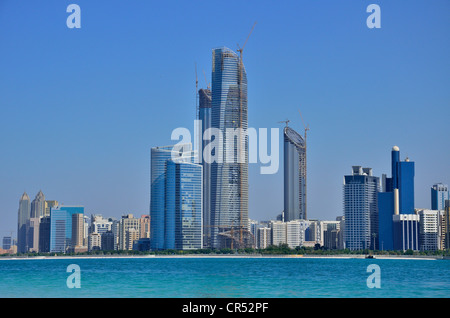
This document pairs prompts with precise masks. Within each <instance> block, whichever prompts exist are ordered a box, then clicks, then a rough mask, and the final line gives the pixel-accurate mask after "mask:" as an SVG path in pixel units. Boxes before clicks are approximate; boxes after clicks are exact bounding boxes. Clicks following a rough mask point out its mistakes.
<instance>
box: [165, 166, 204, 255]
mask: <svg viewBox="0 0 450 318" xmlns="http://www.w3.org/2000/svg"><path fill="white" fill-rule="evenodd" d="M165 191H166V199H165V200H166V202H165V205H166V210H165V219H166V223H165V224H166V229H165V248H168V249H179V250H191V249H199V248H202V247H203V232H202V230H203V226H202V212H203V211H202V202H203V198H202V192H203V166H202V165H199V164H195V163H192V162H186V161H185V160H168V161H167V165H166V190H165Z"/></svg>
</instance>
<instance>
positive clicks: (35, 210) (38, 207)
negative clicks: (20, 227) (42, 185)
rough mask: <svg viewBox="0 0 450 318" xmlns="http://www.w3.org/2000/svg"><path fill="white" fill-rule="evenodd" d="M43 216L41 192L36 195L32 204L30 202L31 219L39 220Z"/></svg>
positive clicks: (43, 204)
mask: <svg viewBox="0 0 450 318" xmlns="http://www.w3.org/2000/svg"><path fill="white" fill-rule="evenodd" d="M44 215H45V195H44V194H43V193H42V191H39V192H38V193H37V194H36V197H35V198H34V200H33V202H31V214H30V217H32V218H41V217H43V216H44Z"/></svg>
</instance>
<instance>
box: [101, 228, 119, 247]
mask: <svg viewBox="0 0 450 318" xmlns="http://www.w3.org/2000/svg"><path fill="white" fill-rule="evenodd" d="M115 238H116V236H115V235H114V233H113V231H107V232H105V233H102V234H101V249H102V250H103V251H113V250H115V249H116V244H115Z"/></svg>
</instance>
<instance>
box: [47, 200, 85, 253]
mask: <svg viewBox="0 0 450 318" xmlns="http://www.w3.org/2000/svg"><path fill="white" fill-rule="evenodd" d="M73 214H82V215H83V214H84V207H82V206H58V207H56V208H52V209H51V210H50V252H55V253H65V252H67V251H68V249H70V248H71V247H72V215H73ZM76 235H77V234H76Z"/></svg>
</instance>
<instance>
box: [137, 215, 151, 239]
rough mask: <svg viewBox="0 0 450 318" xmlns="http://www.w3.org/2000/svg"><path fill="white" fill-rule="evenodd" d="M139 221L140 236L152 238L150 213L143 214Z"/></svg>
mask: <svg viewBox="0 0 450 318" xmlns="http://www.w3.org/2000/svg"><path fill="white" fill-rule="evenodd" d="M139 222H140V224H139V231H140V232H139V238H150V215H141V218H140V219H139Z"/></svg>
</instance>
